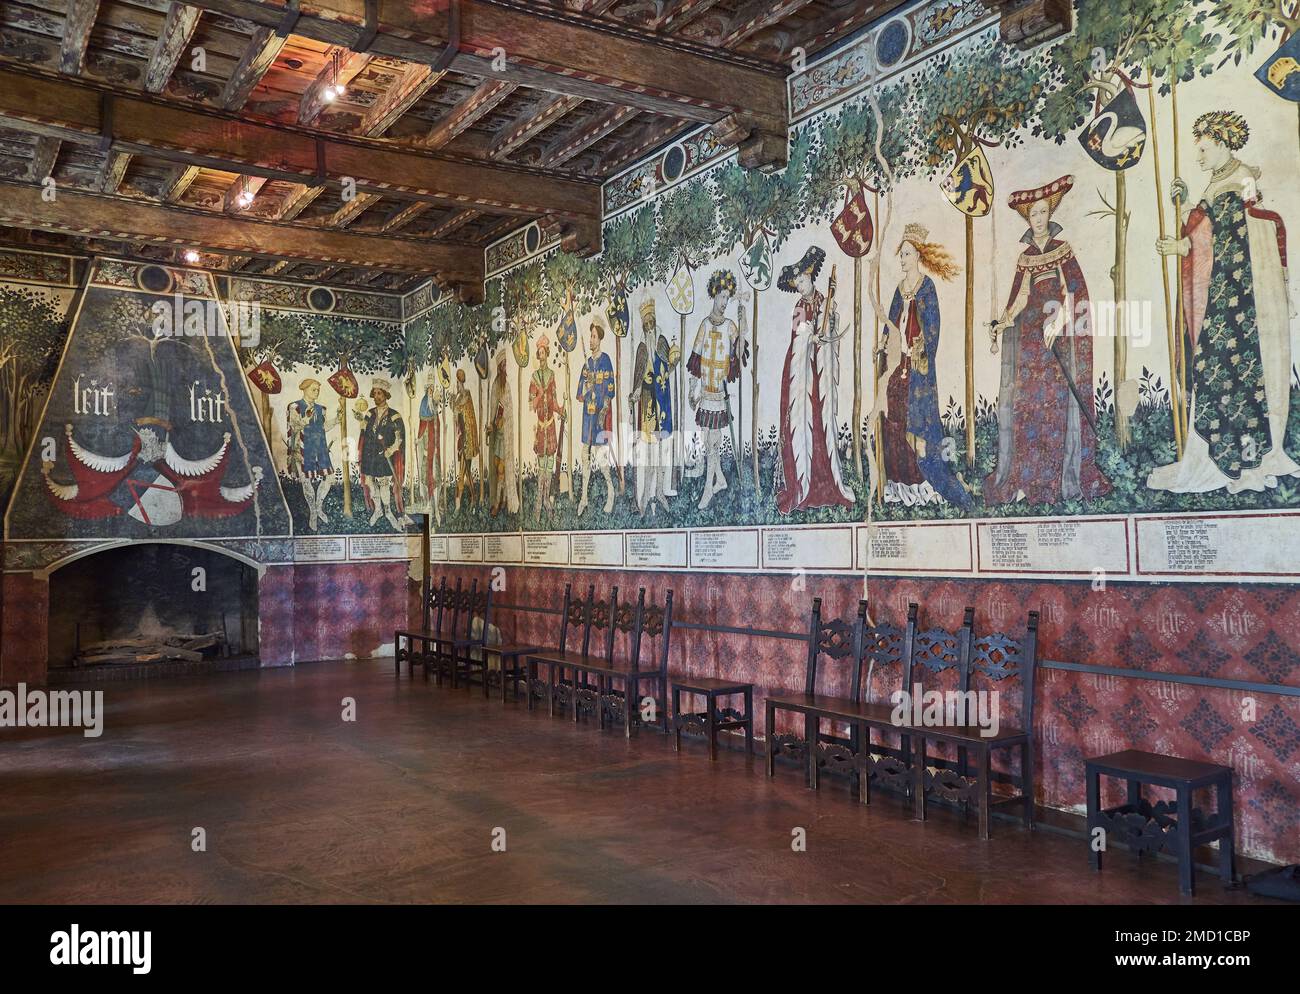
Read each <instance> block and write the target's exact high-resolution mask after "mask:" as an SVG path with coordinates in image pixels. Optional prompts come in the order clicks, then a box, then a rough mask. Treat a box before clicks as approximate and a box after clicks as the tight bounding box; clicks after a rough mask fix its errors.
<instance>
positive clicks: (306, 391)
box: [285, 378, 339, 531]
mask: <svg viewBox="0 0 1300 994" xmlns="http://www.w3.org/2000/svg"><path fill="white" fill-rule="evenodd" d="M298 389H299V390H301V391H302V397H301V398H300V399H299V400H295V401H294V402H293V403H292V404H290V405H289V407H288V409H287V410H286V412H285V420H286V422H287V423H288V426H289V433H288V440H287V447H288V452H289V465H288V469H289V475H290V476H292V477H294V478H295V479H297V480H298V482H299V484H300V485H301V486H302V495H303V497H304V498H305V499H306V501H307V527H308V528H310V529H311V530H312V531H316V530H317V528H318V527H319V524H320V522H322V521H323V522H328V521H329V518H328V517H327V516H326V515H325V497H326V495H327V494H328V493H329V492H330V486H331V485H332V484H333V483H334V463H333V462H332V461H331V460H330V445H329V440H328V439H327V438H326V437H325V433H326V432H328V431H329V430H330V429H331V428H335V427H337V426H338V423H339V416H338V414H337V413H335V415H334V417H333V418H332V419H330V420H328V421H327V420H326V414H325V407H324V405H322V404H319V403H317V400H318V398H319V397H320V381H319V380H313V379H311V378H308V379H305V380H303V381H302V382H301V383H299V384H298Z"/></svg>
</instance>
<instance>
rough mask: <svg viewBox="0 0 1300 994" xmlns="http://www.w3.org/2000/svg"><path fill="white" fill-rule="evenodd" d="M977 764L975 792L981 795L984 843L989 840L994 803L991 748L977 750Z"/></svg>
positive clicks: (981, 830) (981, 826) (981, 825)
mask: <svg viewBox="0 0 1300 994" xmlns="http://www.w3.org/2000/svg"><path fill="white" fill-rule="evenodd" d="M975 763H976V766H977V769H976V771H975V792H976V793H977V794H978V795H979V805H980V839H981V840H983V841H984V842H987V841H988V838H989V821H990V818H989V815H990V814H991V812H990V811H989V807H990V805H991V804H992V803H993V789H992V788H993V785H992V783H991V782H990V780H989V747H988V746H980V747H978V748H977V749H976V756H975Z"/></svg>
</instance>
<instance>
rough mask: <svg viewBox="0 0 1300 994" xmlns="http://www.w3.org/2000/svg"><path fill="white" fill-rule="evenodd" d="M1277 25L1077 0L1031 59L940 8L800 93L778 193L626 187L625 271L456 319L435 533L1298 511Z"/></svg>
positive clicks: (1217, 9) (691, 153) (761, 185)
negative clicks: (1053, 37)
mask: <svg viewBox="0 0 1300 994" xmlns="http://www.w3.org/2000/svg"><path fill="white" fill-rule="evenodd" d="M1256 6H1258V5H1244V4H1242V3H1239V2H1231V0H1222V2H1217V3H1216V2H1206V3H1187V2H1182V0H1154V2H1131V3H1114V4H1088V5H1081V6H1080V9H1079V11H1078V25H1077V28H1076V31H1075V32H1074V33H1073V34H1072V35H1071V36H1069V37H1068V38H1066V39H1064V40H1063V41H1061V42H1059V43H1056V44H1054V45H1053V46H1051V47H1048V48H1045V49H1038V50H1035V51H1032V52H1029V53H1020V52H1017V51H1015V50H1012V49H1009V48H1006V47H1004V46H1002V45H1001V44H1000V43H999V42H998V41H997V32H996V25H995V24H991V23H990V22H989V20H988V19H987V18H973V15H972V14H971V11H970V9H969V8H971V7H972V5H969V4H960V3H952V2H937V3H931V4H928V5H922V6H921V7H918V8H915V9H914V10H913V11H912V12H911V13H909V14H908V15H906V16H904V17H901V18H899V19H896V20H895V21H891V22H889V23H888V24H886V25H884V26H881V27H879V28H877V29H873V32H872V33H871V34H870V36H869V38H868V39H867V40H866V42H864V45H865V47H864V45H859V46H857V47H855V48H854V49H852V53H855V54H852V55H850V54H844V55H837V56H835V57H833V59H832V60H831V61H830V63H826V64H823V65H821V66H815V67H812V68H811V69H810V70H809V72H808V73H807V74H805V75H804V76H803V77H800V79H799V80H796V82H795V84H794V92H795V94H796V108H799V107H801V106H802V107H806V108H808V109H809V116H807V117H805V118H803V119H802V120H801V121H800V122H799V123H798V124H797V125H796V127H795V128H794V130H793V131H792V135H791V155H790V165H789V167H788V168H787V169H786V170H785V171H784V172H782V173H780V174H777V175H773V176H764V175H762V174H758V173H747V172H744V171H742V170H740V169H739V168H738V167H737V166H736V165H735V163H734V160H725V159H724V160H715V161H713V162H712V163H709V164H706V165H705V166H704V168H703V169H702V170H700V171H698V172H695V173H694V174H691V173H690V168H691V164H692V163H698V162H700V161H702V160H705V159H707V157H708V153H707V149H703V148H701V147H700V146H699V143H698V142H697V143H695V144H694V145H690V144H688V145H683V146H675V147H674V148H673V149H670V150H669V152H668V153H667V154H666V155H665V156H663V157H662V158H661V159H660V160H658V161H657V162H656V163H655V164H654V167H653V168H650V167H647V166H641V167H637V169H635V170H633V171H632V173H630V174H629V176H630V177H631V178H630V179H628V180H626V181H625V180H616V181H614V182H613V183H611V185H610V187H609V188H608V189H607V202H609V203H610V204H611V205H613V206H614V207H615V208H616V211H617V213H616V214H615V215H613V216H612V217H611V218H610V219H609V220H608V221H607V224H606V230H605V236H606V247H605V251H604V253H603V255H602V256H600V257H599V258H597V259H594V260H591V261H587V262H583V261H579V260H575V259H573V258H571V257H568V256H565V255H562V254H559V253H558V252H550V253H548V252H546V251H545V250H543V251H542V252H541V253H539V254H536V255H534V256H533V257H531V258H528V259H527V260H526V261H524V262H512V263H511V265H512V268H510V269H508V270H506V271H505V272H504V273H503V274H501V275H500V276H499V277H497V278H495V279H494V280H492V281H491V282H490V284H489V288H488V299H487V302H486V303H485V304H484V305H483V306H482V307H479V308H463V307H459V306H452V305H448V306H447V307H444V308H439V309H436V310H435V311H434V312H432V314H431V315H430V318H429V321H430V324H431V333H430V340H431V342H432V349H433V352H434V355H435V357H436V359H437V362H438V365H437V368H438V370H439V372H440V374H441V378H442V381H448V380H449V381H450V386H449V388H448V396H458V397H459V398H460V399H459V401H458V403H459V407H453V408H452V410H453V413H452V415H451V417H452V418H453V420H454V421H455V422H456V424H457V425H462V424H464V423H468V422H466V417H467V416H468V415H469V413H470V405H469V404H468V403H467V398H466V397H465V395H464V393H458V392H457V391H458V390H460V388H459V387H458V386H457V384H458V383H459V382H460V378H461V374H462V373H463V374H464V383H465V386H464V390H466V391H468V393H469V394H470V395H472V399H473V400H474V411H473V413H474V417H475V419H476V421H475V424H476V426H478V427H479V428H480V429H481V431H480V433H479V435H477V436H474V439H473V440H472V441H469V439H470V435H467V434H464V433H463V432H462V431H460V429H458V428H455V426H453V429H452V431H451V433H450V434H449V435H448V434H446V433H444V437H445V440H446V442H447V444H448V446H449V448H448V449H447V450H446V451H445V453H444V455H445V457H446V458H445V459H444V462H445V463H446V464H447V465H449V466H451V467H452V468H451V469H450V470H447V472H449V473H450V474H451V476H450V477H449V478H448V479H446V480H444V488H445V491H446V498H445V506H444V507H443V508H441V509H440V514H439V518H440V527H441V529H442V530H445V531H448V532H452V533H457V532H469V533H473V532H491V531H509V530H512V529H514V528H516V527H517V528H521V529H523V530H524V531H525V532H531V531H539V532H542V531H553V530H561V531H566V530H588V529H629V530H634V529H646V528H660V529H662V528H669V529H681V528H699V527H708V526H718V527H730V526H738V525H787V524H788V525H801V524H802V525H808V524H816V523H847V522H862V521H865V520H867V518H868V516H870V517H871V519H872V520H873V521H877V522H882V521H900V522H903V521H934V520H938V519H953V518H965V519H981V520H982V519H997V518H1004V517H1013V518H1033V517H1052V518H1061V517H1065V518H1085V517H1087V518H1092V517H1095V518H1103V517H1105V516H1108V515H1115V514H1133V513H1143V514H1147V513H1149V514H1155V513H1172V514H1175V515H1178V514H1183V513H1187V512H1235V511H1245V510H1255V509H1285V508H1295V507H1296V506H1297V504H1298V503H1300V482H1298V480H1297V473H1298V472H1300V465H1297V463H1296V461H1295V458H1294V457H1296V456H1298V455H1300V438H1297V436H1296V428H1297V425H1296V423H1295V422H1296V419H1297V418H1300V412H1298V411H1297V404H1295V403H1293V397H1294V395H1295V392H1296V390H1297V389H1300V378H1298V377H1297V373H1296V369H1295V365H1294V363H1293V358H1292V350H1293V348H1294V338H1295V334H1296V322H1295V319H1294V313H1295V294H1294V292H1293V290H1292V288H1291V287H1290V285H1289V273H1288V269H1287V244H1286V235H1285V231H1286V225H1287V224H1288V223H1291V224H1292V225H1294V224H1296V223H1297V221H1296V219H1297V218H1300V187H1297V186H1296V184H1295V183H1294V182H1293V178H1294V176H1295V172H1296V166H1297V151H1298V150H1300V142H1298V141H1297V103H1296V98H1297V97H1300V91H1297V80H1300V72H1296V71H1295V70H1294V69H1292V68H1291V67H1293V66H1294V65H1295V62H1294V61H1288V60H1289V59H1293V58H1294V55H1293V54H1288V53H1290V50H1291V49H1292V48H1294V47H1296V45H1297V44H1300V42H1297V41H1295V40H1290V41H1287V40H1286V38H1287V37H1288V34H1287V30H1288V25H1289V24H1290V22H1289V21H1287V15H1285V13H1284V12H1283V11H1282V10H1281V9H1279V10H1278V11H1276V12H1274V14H1276V16H1273V14H1270V12H1269V10H1268V9H1266V8H1267V7H1268V5H1264V7H1263V8H1260V11H1259V13H1258V15H1257V16H1247V15H1248V13H1249V10H1253V9H1254V7H1256ZM958 15H960V16H958ZM945 24H947V25H949V30H948V31H947V32H946V34H945V33H943V31H942V28H943V26H944V25H945ZM941 38H942V43H940V39H941ZM1284 42H1285V44H1284ZM920 48H924V49H925V50H926V55H925V57H923V58H918V59H913V58H912V57H911V56H910V55H907V56H906V57H905V56H904V55H903V54H900V53H911V52H913V51H914V50H918V49H920ZM831 63H833V64H834V65H840V66H841V69H842V70H843V72H841V73H839V76H838V79H839V80H842V81H843V82H837V77H836V73H830V75H829V76H828V75H827V71H826V69H825V68H824V66H825V65H829V64H831ZM890 66H894V67H895V68H890ZM871 80H875V81H876V83H875V85H869V84H870V81H871ZM813 83H815V84H816V85H815V86H814V85H813ZM854 85H856V86H857V87H858V89H857V90H856V91H855V90H853V89H851V87H852V86H854ZM846 91H847V92H846ZM679 175H682V176H683V178H681V179H679V180H676V181H674V177H676V176H679ZM611 191H614V192H611ZM502 370H504V375H505V380H504V387H502V388H501V389H500V391H499V396H500V397H501V398H506V399H507V400H508V403H505V404H503V403H499V402H498V401H497V400H494V399H493V396H489V394H493V391H494V386H493V385H494V384H495V383H496V382H498V380H497V378H498V377H499V375H500V374H501V371H502ZM476 386H477V387H478V388H479V389H478V391H477V392H475V389H474V388H475V387H476ZM494 396H495V394H494ZM484 404H487V405H488V408H489V409H488V411H487V413H484V406H483V405H484ZM503 412H504V416H505V417H506V418H507V427H506V430H504V431H500V432H498V433H497V434H492V432H493V431H494V430H495V429H494V428H492V427H490V426H495V425H497V424H498V423H499V419H500V418H501V417H502V416H503ZM510 418H513V419H514V423H513V430H510V427H509V419H510ZM462 440H465V441H462ZM475 445H477V446H478V449H477V450H475V449H474V446H475ZM483 449H487V450H489V451H487V452H483V453H482V454H481V455H480V454H478V452H479V450H483ZM471 450H474V452H473V453H471ZM467 458H470V459H471V461H470V462H468V463H467V462H466V459H467ZM480 461H481V462H482V467H481V468H480V467H479V462H480ZM465 467H468V471H469V473H470V474H471V476H472V474H473V473H475V472H477V473H478V474H479V475H480V476H483V475H486V476H487V477H488V482H489V484H490V481H491V479H492V477H493V476H494V474H495V475H497V476H500V477H502V478H503V479H506V480H511V482H509V484H508V485H507V486H506V487H504V489H503V490H502V491H501V492H503V493H505V495H506V499H505V500H504V502H503V501H502V500H500V499H498V497H495V496H493V493H495V491H493V492H489V491H490V490H491V487H490V485H489V486H488V488H487V489H486V490H484V489H482V488H480V489H481V492H479V493H475V492H474V491H473V488H472V487H464V486H462V487H455V486H453V485H452V484H454V483H455V482H456V480H457V479H458V478H459V477H460V476H461V475H463V471H464V469H465ZM457 490H460V491H461V500H459V501H457V500H456V499H455V498H456V494H455V491H457ZM516 490H517V491H518V494H517V495H516V493H515V491H516ZM584 494H585V499H584ZM516 499H517V503H518V506H519V509H520V510H519V516H518V518H517V519H516V518H515V517H514V516H513V507H514V504H515V502H516ZM458 505H459V506H458ZM1117 541H1119V540H1118V539H1117Z"/></svg>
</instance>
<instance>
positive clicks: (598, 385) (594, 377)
mask: <svg viewBox="0 0 1300 994" xmlns="http://www.w3.org/2000/svg"><path fill="white" fill-rule="evenodd" d="M604 338H605V327H604V325H602V324H601V323H600V322H599V321H593V322H592V323H591V334H590V336H589V338H588V346H589V348H588V349H587V358H586V361H585V362H583V364H582V375H581V376H579V377H578V395H577V399H578V400H580V401H582V462H583V467H582V470H583V472H582V499H581V500H579V501H578V514H579V516H581V515H582V513H583V512H584V511H586V510H587V491H588V488H589V487H590V485H591V464H592V461H593V460H594V461H595V462H597V463H598V464H599V466H600V475H601V476H603V477H604V478H605V513H606V514H609V513H610V511H612V510H614V480H613V478H612V477H611V476H610V470H611V469H612V468H613V460H612V457H611V455H610V442H611V441H612V432H613V430H614V364H613V363H612V362H610V359H609V356H607V355H606V354H605V353H604V352H602V351H601V348H600V343H601V341H602V340H603V339H604Z"/></svg>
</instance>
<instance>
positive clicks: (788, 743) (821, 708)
mask: <svg viewBox="0 0 1300 994" xmlns="http://www.w3.org/2000/svg"><path fill="white" fill-rule="evenodd" d="M866 617H867V602H866V601H865V600H862V601H859V602H858V613H857V617H856V619H855V620H854V621H853V622H852V623H850V622H847V621H842V620H841V619H839V618H834V619H832V620H830V621H823V620H822V599H821V598H820V597H815V598H813V604H812V617H811V620H810V623H809V626H808V654H807V657H806V659H805V664H804V688H803V693H802V694H792V695H788V696H770V697H768V698H767V700H766V702H765V708H766V718H767V775H768V776H769V777H771V776H774V775H775V772H776V766H775V761H776V757H777V756H778V755H779V754H786V755H790V756H793V757H795V758H797V759H799V760H801V761H802V762H803V763H804V764H805V768H806V770H807V776H808V786H809V787H810V788H812V789H814V790H816V789H817V786H818V774H819V771H820V768H821V765H822V764H821V763H819V758H821V756H822V753H821V750H820V749H819V743H820V742H825V741H828V740H827V739H826V738H825V737H823V736H822V734H821V731H820V728H821V722H822V719H823V718H825V719H829V720H832V721H836V720H838V721H843V722H848V723H849V724H851V725H853V726H854V727H855V731H856V726H857V724H858V722H859V720H860V718H861V717H862V705H861V692H862V655H863V647H864V638H863V632H864V629H865V627H866ZM822 658H825V659H827V660H828V661H830V662H832V663H841V664H844V665H847V666H848V667H849V686H850V689H849V696H847V697H834V696H830V695H827V694H818V693H817V688H818V685H819V680H818V671H819V666H818V663H819V660H821V659H822ZM778 711H791V712H794V713H796V714H802V715H803V719H804V734H803V738H802V739H801V738H799V736H797V735H791V734H778V733H777V732H776V713H777V712H778ZM852 739H853V736H851V737H850V739H849V740H838V741H837V742H836V744H840V742H842V743H843V744H844V745H847V746H848V755H850V756H852V755H853V753H854V752H856V750H855V749H853V745H854V742H853V741H852ZM832 756H836V757H838V756H839V753H838V752H836V753H830V752H827V753H825V760H824V761H825V762H830V761H831V757H832Z"/></svg>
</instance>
